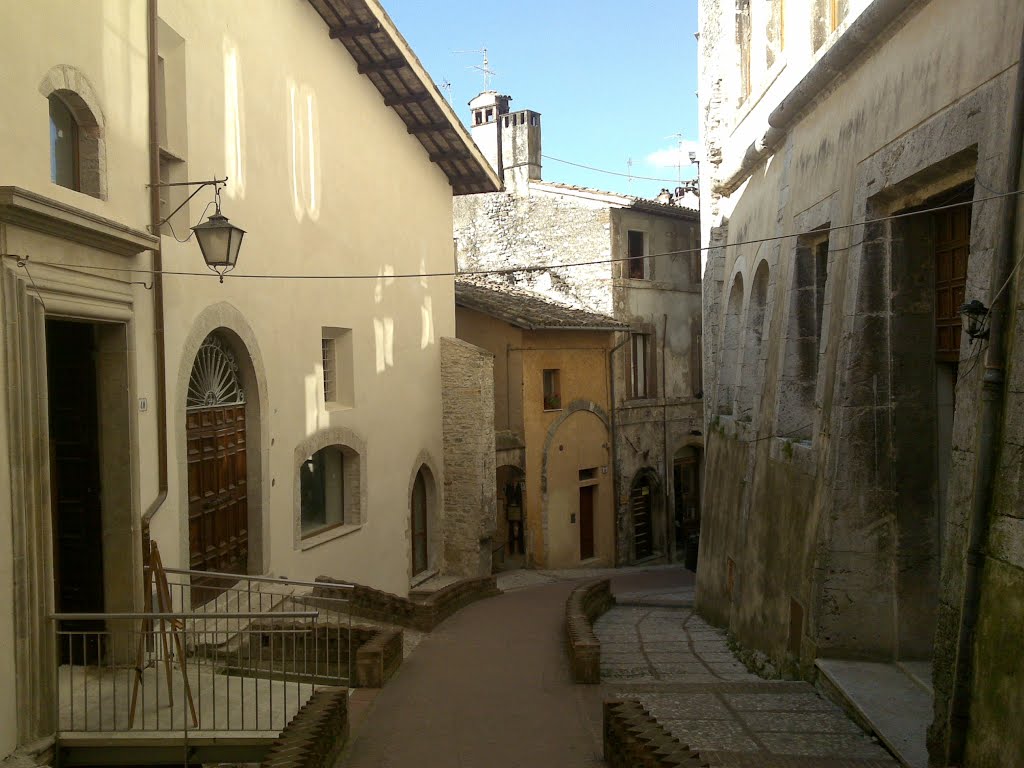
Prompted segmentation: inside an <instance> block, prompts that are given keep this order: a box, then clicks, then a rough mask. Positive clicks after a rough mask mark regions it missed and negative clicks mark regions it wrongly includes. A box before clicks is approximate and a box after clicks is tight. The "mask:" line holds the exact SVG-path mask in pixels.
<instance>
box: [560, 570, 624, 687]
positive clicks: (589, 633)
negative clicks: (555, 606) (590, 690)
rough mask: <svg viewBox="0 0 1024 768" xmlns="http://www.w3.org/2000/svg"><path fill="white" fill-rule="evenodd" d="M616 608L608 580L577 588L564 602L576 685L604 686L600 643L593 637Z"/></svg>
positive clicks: (570, 658) (589, 583)
mask: <svg viewBox="0 0 1024 768" xmlns="http://www.w3.org/2000/svg"><path fill="white" fill-rule="evenodd" d="M613 605H615V597H614V596H613V595H612V593H611V582H610V581H609V580H608V579H601V580H600V581H592V582H588V583H587V584H583V585H581V586H579V587H576V589H574V590H573V591H572V594H570V595H569V599H568V600H566V601H565V630H566V635H567V639H568V644H569V661H570V663H571V664H572V677H573V680H574V681H575V682H577V683H590V684H597V683H600V682H601V641H599V640H598V639H597V636H596V635H595V634H594V622H595V621H597V619H598V618H599V617H600V616H601V614H603V613H604V612H605V611H607V610H608V609H609V608H611V607H612V606H613Z"/></svg>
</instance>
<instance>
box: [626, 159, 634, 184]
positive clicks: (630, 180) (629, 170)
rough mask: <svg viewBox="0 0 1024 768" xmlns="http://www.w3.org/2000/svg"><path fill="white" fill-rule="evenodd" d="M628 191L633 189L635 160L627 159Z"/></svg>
mask: <svg viewBox="0 0 1024 768" xmlns="http://www.w3.org/2000/svg"><path fill="white" fill-rule="evenodd" d="M626 176H627V180H626V189H632V187H633V158H632V157H629V158H626Z"/></svg>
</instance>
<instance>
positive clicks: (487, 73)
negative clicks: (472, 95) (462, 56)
mask: <svg viewBox="0 0 1024 768" xmlns="http://www.w3.org/2000/svg"><path fill="white" fill-rule="evenodd" d="M454 53H479V54H481V55H482V56H483V57H484V61H483V64H473V65H471V66H469V67H466V69H475V70H477V71H478V72H481V73H482V74H483V76H484V90H485V91H489V90H491V78H492V77H494V74H495V72H494V70H493V69H491V60H490V59H488V58H487V49H486V48H477V49H476V50H472V51H454Z"/></svg>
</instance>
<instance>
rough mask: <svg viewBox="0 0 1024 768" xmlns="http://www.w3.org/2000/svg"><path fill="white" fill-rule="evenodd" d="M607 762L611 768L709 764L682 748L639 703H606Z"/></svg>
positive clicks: (700, 767) (699, 767) (685, 767)
mask: <svg viewBox="0 0 1024 768" xmlns="http://www.w3.org/2000/svg"><path fill="white" fill-rule="evenodd" d="M604 759H605V762H607V763H608V765H610V766H611V768H670V767H671V766H679V767H680V768H704V767H706V766H707V765H708V763H707V762H706V761H704V760H702V759H701V758H700V755H698V754H697V753H696V752H694V751H692V750H690V748H689V747H687V746H686V745H685V744H680V743H679V742H678V741H677V740H676V739H674V738H673V737H672V736H671V734H669V732H668V731H666V730H665V729H664V728H662V727H661V725H659V723H658V721H657V720H655V719H654V718H653V717H651V715H650V714H649V713H648V712H647V710H646V709H644V708H643V705H642V704H640V702H639V701H628V700H627V701H622V700H616V701H606V702H605V703H604Z"/></svg>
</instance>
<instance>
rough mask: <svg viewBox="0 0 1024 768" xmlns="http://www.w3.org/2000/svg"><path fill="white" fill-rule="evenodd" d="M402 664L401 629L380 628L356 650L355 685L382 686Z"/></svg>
mask: <svg viewBox="0 0 1024 768" xmlns="http://www.w3.org/2000/svg"><path fill="white" fill-rule="evenodd" d="M401 664H402V630H400V629H382V630H380V631H378V632H377V633H376V634H375V635H374V636H373V637H372V638H371V639H370V641H369V642H368V643H365V644H364V645H361V646H360V647H359V650H357V651H356V685H357V686H358V687H360V688H383V687H384V683H386V682H387V681H388V680H390V679H391V677H392V676H393V675H394V674H395V672H397V671H398V668H399V667H400V666H401Z"/></svg>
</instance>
